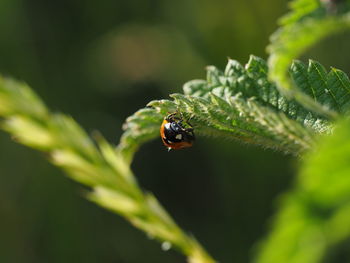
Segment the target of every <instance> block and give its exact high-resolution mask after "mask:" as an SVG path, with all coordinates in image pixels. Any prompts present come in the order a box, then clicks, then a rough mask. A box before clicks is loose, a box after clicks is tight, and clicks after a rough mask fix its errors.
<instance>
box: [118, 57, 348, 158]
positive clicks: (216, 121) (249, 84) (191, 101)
mask: <svg viewBox="0 0 350 263" xmlns="http://www.w3.org/2000/svg"><path fill="white" fill-rule="evenodd" d="M289 73H290V77H291V79H292V80H293V81H294V83H295V85H296V86H297V87H298V88H299V89H300V90H302V91H303V92H304V93H305V94H308V95H310V96H311V97H312V98H313V100H315V101H318V102H320V103H322V104H323V105H324V106H325V107H327V108H329V109H332V110H334V111H336V112H338V113H345V112H347V111H348V109H349V107H350V104H349V96H350V95H349V90H350V81H349V78H348V77H347V75H346V74H345V73H344V72H342V71H341V70H338V69H334V68H332V69H331V70H330V71H329V72H327V71H326V70H325V68H324V67H323V66H322V65H321V64H319V63H318V62H316V61H312V60H310V61H309V64H308V65H307V66H306V65H305V64H303V63H302V62H300V61H294V62H293V64H292V65H291V67H290V70H289ZM183 90H184V94H173V95H171V97H172V98H173V101H170V100H157V101H152V102H150V103H149V104H148V108H145V109H141V110H139V111H138V112H136V113H135V114H134V115H132V116H131V117H129V118H128V119H127V121H126V123H125V125H124V128H125V133H124V134H123V136H122V138H121V142H120V144H119V149H121V150H122V151H123V152H124V154H125V155H126V156H127V159H129V160H130V159H131V156H132V155H133V153H134V151H135V150H136V149H137V147H138V146H139V145H140V144H141V143H144V142H145V141H147V140H150V139H153V138H156V137H157V136H158V134H159V127H160V124H161V122H162V120H163V118H164V116H166V115H167V114H169V113H172V112H175V111H178V112H181V113H182V115H183V116H184V117H185V118H186V119H187V120H189V119H190V120H191V124H193V126H194V128H195V132H196V133H197V134H201V135H207V136H217V137H225V138H232V139H237V140H239V141H240V142H246V143H249V144H255V145H260V146H262V147H264V148H270V149H274V150H278V151H282V152H286V153H292V154H296V155H298V154H300V153H301V152H303V151H305V150H307V149H309V148H310V147H311V146H312V145H313V143H314V135H315V134H324V133H330V132H331V129H332V125H331V123H330V121H329V120H328V119H327V118H326V117H324V116H321V115H318V114H316V113H313V112H311V111H310V110H308V109H305V108H304V107H303V106H301V105H300V104H299V103H298V102H296V101H295V100H288V99H287V98H286V97H285V96H283V95H282V94H281V93H280V92H279V91H278V89H277V87H276V86H275V85H274V84H273V83H271V82H270V81H269V80H268V66H267V63H266V62H265V61H264V60H263V59H261V58H259V57H256V56H251V57H250V59H249V61H248V63H247V64H246V65H245V66H242V65H241V64H240V63H239V62H237V61H235V60H231V59H230V60H229V61H228V64H227V66H226V68H225V70H224V71H221V70H219V69H217V68H216V67H213V66H210V67H208V68H207V78H206V80H193V81H190V82H187V83H186V84H185V85H184V87H183Z"/></svg>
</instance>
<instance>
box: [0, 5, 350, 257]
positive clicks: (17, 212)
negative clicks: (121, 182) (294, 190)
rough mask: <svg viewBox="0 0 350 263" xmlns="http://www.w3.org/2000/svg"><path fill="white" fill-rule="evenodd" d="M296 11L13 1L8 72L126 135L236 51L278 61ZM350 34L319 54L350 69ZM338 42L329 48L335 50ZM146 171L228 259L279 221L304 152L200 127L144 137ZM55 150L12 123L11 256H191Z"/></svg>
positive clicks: (8, 169) (57, 104)
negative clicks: (184, 145)
mask: <svg viewBox="0 0 350 263" xmlns="http://www.w3.org/2000/svg"><path fill="white" fill-rule="evenodd" d="M286 10H287V1H277V0H260V1H259V0H250V1H247V0H231V1H228V0H217V1H214V0H201V1H199V0H178V1H161V0H129V1H107V0H100V1H81V0H62V1H45V0H1V1H0V72H1V73H2V74H4V75H8V76H12V77H15V78H18V79H21V80H24V81H26V82H27V83H28V84H29V85H30V86H31V87H32V88H33V89H34V90H35V91H36V92H37V93H38V94H39V95H40V96H41V97H42V98H43V99H44V101H45V102H46V103H47V105H48V106H49V107H50V108H51V109H52V110H54V111H61V112H64V113H67V114H70V115H72V116H73V117H74V119H76V120H77V121H78V122H79V123H80V124H81V125H83V127H84V128H86V130H87V131H88V132H89V133H91V132H92V131H94V130H99V131H100V132H102V134H103V135H104V136H106V137H107V138H108V140H109V141H111V142H113V143H115V144H117V143H118V140H119V137H120V135H121V133H122V130H121V126H122V123H123V121H124V120H125V118H126V117H127V116H129V115H131V114H132V113H134V112H135V111H136V110H138V109H139V108H142V107H144V106H145V105H146V104H147V103H148V102H149V101H150V100H153V99H161V98H168V94H170V93H174V92H181V90H182V84H183V83H185V82H186V81H188V80H191V79H196V78H205V66H206V65H210V64H214V65H217V66H218V67H221V68H223V67H224V66H225V64H226V61H227V57H230V58H233V59H237V60H239V61H241V62H242V63H246V62H247V60H248V56H249V55H250V54H255V55H257V56H261V57H263V58H266V57H267V55H266V53H265V47H266V45H267V44H268V37H269V35H270V34H271V33H272V32H273V31H274V30H275V29H276V28H277V25H276V20H277V18H278V17H280V16H281V15H282V14H284V13H285V12H286ZM349 44H350V41H349V37H347V36H346V35H345V34H344V35H341V36H337V37H335V38H334V39H331V40H327V41H325V42H323V43H322V44H320V45H318V46H317V47H315V48H314V49H313V50H312V51H310V52H309V53H308V54H307V55H305V57H306V58H308V57H311V58H313V59H316V60H318V61H320V62H321V63H323V64H324V65H326V66H330V65H333V66H335V67H339V68H341V69H343V70H344V71H345V72H347V73H349V71H350V70H349V68H350V63H349V62H348V60H349V57H346V56H344V53H342V52H329V51H331V50H332V49H333V50H337V51H341V50H343V51H346V50H347V48H348V46H349ZM325 51H327V52H325ZM132 166H133V170H134V172H135V174H136V175H137V177H138V180H139V181H140V183H141V185H142V186H143V187H144V189H147V190H149V191H152V192H153V193H154V194H155V195H156V196H157V197H158V198H159V199H160V201H161V203H162V204H163V205H164V206H165V207H166V208H167V209H168V211H169V212H170V213H171V214H172V215H173V216H174V218H175V219H176V221H177V222H178V223H179V224H180V225H181V226H182V227H183V228H184V229H185V230H187V231H190V232H191V233H192V234H193V235H195V237H197V238H198V239H199V240H200V242H201V243H202V244H203V245H204V246H205V247H206V248H207V250H208V251H209V252H210V253H211V254H212V255H213V256H214V257H215V258H216V259H218V260H219V261H220V262H248V260H249V258H251V256H252V254H253V252H254V244H256V242H257V241H258V240H259V239H261V238H262V237H263V236H264V235H265V234H266V233H267V232H268V229H269V227H268V226H269V222H270V220H269V219H270V218H271V216H272V215H273V213H274V211H275V210H276V207H277V205H276V204H277V202H276V200H277V199H276V198H278V196H280V194H281V193H283V192H284V191H285V190H287V189H289V188H290V187H291V186H292V185H293V177H294V175H295V173H296V170H297V169H296V168H297V160H295V159H294V158H292V157H290V156H284V155H283V154H280V153H274V152H272V151H267V150H263V149H259V148H256V147H252V146H246V145H242V144H240V143H237V142H231V141H223V140H222V139H212V138H201V137H200V138H198V140H197V142H196V145H195V146H194V147H193V148H191V149H187V150H183V151H172V152H169V153H168V152H167V150H166V148H165V147H164V146H163V145H162V143H161V140H160V139H159V140H156V141H153V142H151V143H148V144H146V145H144V146H143V147H142V148H141V149H140V151H139V152H138V153H137V154H136V158H135V160H134V162H133V165H132ZM84 192H85V189H84V188H83V187H82V186H81V185H78V184H76V183H74V182H72V181H70V180H69V179H67V178H66V177H64V176H62V172H61V171H59V170H58V169H56V168H55V167H53V166H51V165H50V164H49V163H48V162H47V161H46V160H45V156H44V155H42V154H40V153H37V152H35V151H33V150H30V149H27V148H25V147H23V146H20V145H17V144H15V143H14V142H12V141H11V139H10V138H9V136H8V135H7V134H5V133H3V132H0V262H4V263H12V262H13V263H22V262H23V263H24V262H26V263H28V262H36V263H37V262H52V263H55V262H57V263H58V262H66V263H69V262H75V263H76V262H84V263H95V262H107V263H109V262H110V263H129V262H130V263H134V262H135V263H136V262H155V263H156V262H168V263H172V262H185V259H184V257H182V256H181V255H179V254H178V253H176V252H173V251H162V250H161V248H160V244H158V243H157V242H154V241H151V240H149V238H148V237H147V236H145V234H143V233H142V232H140V231H138V230H136V229H134V228H132V227H131V226H130V225H129V224H128V223H127V222H126V221H124V220H123V219H122V218H120V217H118V216H116V215H113V214H111V213H110V212H108V211H105V210H103V209H102V208H100V207H97V206H96V205H95V204H93V203H90V202H89V201H87V200H86V199H85V198H84Z"/></svg>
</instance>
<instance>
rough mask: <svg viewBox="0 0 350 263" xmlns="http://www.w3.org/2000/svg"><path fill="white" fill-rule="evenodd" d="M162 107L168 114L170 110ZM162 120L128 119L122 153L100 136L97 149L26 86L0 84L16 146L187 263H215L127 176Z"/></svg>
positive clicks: (0, 105) (1, 107)
mask: <svg viewBox="0 0 350 263" xmlns="http://www.w3.org/2000/svg"><path fill="white" fill-rule="evenodd" d="M164 103H165V104H166V105H168V108H171V105H174V103H172V102H166V101H164ZM162 116H163V115H162V114H160V113H159V112H157V111H155V110H154V109H143V110H140V111H139V112H138V113H137V114H135V115H134V116H133V117H130V118H129V119H128V123H127V132H126V133H125V134H124V135H123V137H122V139H121V144H120V148H119V150H115V148H114V147H113V146H112V145H110V144H109V143H108V142H107V141H106V140H104V139H103V137H102V136H101V135H96V136H95V137H96V141H97V145H96V143H95V142H93V141H92V140H91V138H90V137H89V136H88V135H87V134H86V132H85V131H84V130H83V129H82V128H81V127H80V126H79V125H78V124H77V123H76V122H75V121H74V120H73V118H71V117H69V116H66V115H63V114H52V113H50V112H49V110H48V109H47V108H46V107H45V105H44V104H43V103H42V102H41V100H40V99H39V98H38V97H37V96H36V95H35V94H34V92H32V90H31V89H30V88H29V87H28V86H27V85H25V84H23V83H19V82H16V81H14V80H10V79H6V78H0V117H1V118H2V119H0V121H1V128H2V129H4V130H5V131H7V132H9V133H10V134H11V135H12V137H13V138H14V139H15V140H16V141H17V142H19V143H22V144H25V145H27V146H29V147H32V148H35V149H38V150H41V151H43V152H45V153H46V154H47V156H49V160H50V161H51V162H52V163H53V164H54V165H56V166H58V167H60V168H62V169H63V170H64V171H65V172H66V173H67V175H68V176H69V177H70V178H72V179H73V180H75V181H77V182H80V183H82V184H84V185H87V186H89V187H91V189H92V191H91V192H90V193H89V195H88V196H89V198H90V200H92V201H94V202H95V203H97V204H98V205H100V206H102V207H105V208H106V209H109V210H111V211H112V212H115V213H117V214H120V215H121V216H123V217H124V218H126V219H127V220H128V221H130V222H131V223H132V224H133V225H134V226H135V227H137V228H139V229H141V230H143V231H144V232H145V233H147V234H148V235H149V236H152V237H154V238H156V239H157V240H159V241H161V242H167V244H168V246H169V245H170V246H172V247H174V248H176V249H178V250H179V251H181V252H182V253H183V254H184V255H186V256H187V258H188V261H189V262H193V263H214V262H215V261H214V260H213V259H212V258H211V257H210V256H209V255H208V253H207V252H206V251H205V250H204V249H203V248H202V247H201V246H200V244H199V243H198V242H197V241H196V240H195V239H194V238H193V237H192V236H190V235H187V234H186V233H184V232H183V231H182V230H181V228H180V227H179V226H177V224H176V223H175V222H174V221H173V220H172V219H171V217H170V216H169V215H168V214H167V212H166V211H165V209H164V208H163V207H162V206H161V205H160V204H159V202H158V201H157V199H156V198H155V197H154V196H153V195H151V194H150V193H144V192H143V191H142V190H141V188H140V187H139V186H138V184H137V181H136V179H135V177H134V175H133V173H132V171H131V170H130V163H129V162H130V159H128V158H127V156H128V155H129V156H131V155H132V153H133V151H135V149H136V148H137V145H138V144H140V143H141V142H144V141H145V140H148V139H150V138H153V137H154V133H153V131H154V129H155V127H157V129H159V122H161V121H162ZM97 146H98V147H97Z"/></svg>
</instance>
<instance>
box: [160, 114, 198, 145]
mask: <svg viewBox="0 0 350 263" xmlns="http://www.w3.org/2000/svg"><path fill="white" fill-rule="evenodd" d="M160 136H161V138H162V141H163V143H164V145H165V146H166V147H168V151H170V150H171V149H174V150H178V149H183V148H188V147H191V146H192V145H193V142H194V140H195V136H194V132H193V127H192V125H191V124H190V123H189V122H185V121H184V120H183V118H182V117H179V116H178V114H177V113H176V112H175V113H172V114H169V115H168V116H166V117H165V118H164V120H163V123H162V125H161V126H160Z"/></svg>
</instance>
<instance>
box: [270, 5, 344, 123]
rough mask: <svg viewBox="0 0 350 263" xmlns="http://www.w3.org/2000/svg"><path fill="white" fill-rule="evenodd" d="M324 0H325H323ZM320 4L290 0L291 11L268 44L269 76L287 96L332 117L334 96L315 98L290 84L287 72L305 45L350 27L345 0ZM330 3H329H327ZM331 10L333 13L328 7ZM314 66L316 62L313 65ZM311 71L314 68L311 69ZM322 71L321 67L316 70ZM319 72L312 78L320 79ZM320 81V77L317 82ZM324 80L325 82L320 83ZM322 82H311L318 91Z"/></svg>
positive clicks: (318, 91)
mask: <svg viewBox="0 0 350 263" xmlns="http://www.w3.org/2000/svg"><path fill="white" fill-rule="evenodd" d="M324 2H326V1H324ZM329 2H330V4H320V3H319V1H316V0H296V1H293V2H292V12H291V13H289V14H288V15H287V16H286V17H285V18H284V19H282V20H281V25H282V27H280V28H279V29H278V30H277V31H276V32H275V33H274V34H273V35H272V36H271V41H270V42H271V43H270V45H269V46H268V52H269V53H270V56H269V59H268V64H269V68H270V71H269V78H270V79H271V81H273V82H275V83H276V85H277V87H278V88H279V89H280V90H281V91H282V92H283V93H284V94H285V95H286V96H288V97H289V98H295V99H296V100H297V101H298V102H300V103H301V104H302V105H303V106H304V107H306V108H307V109H310V110H312V111H314V112H316V113H319V114H322V115H324V116H327V117H330V118H335V117H337V115H338V113H339V110H340V109H339V108H338V105H337V103H338V102H337V100H338V99H339V98H338V97H336V96H335V97H334V99H333V102H332V103H330V100H329V98H330V97H331V96H332V93H330V94H329V96H324V98H325V100H323V99H322V97H320V98H318V99H317V100H315V99H314V98H312V97H310V95H307V94H305V93H303V92H302V90H300V88H299V87H298V86H297V85H294V84H295V83H293V82H292V81H291V78H290V77H289V75H288V69H289V67H290V65H291V64H292V61H293V59H295V58H297V57H299V56H300V55H301V54H302V53H303V52H304V51H305V50H306V49H307V48H309V47H311V46H312V45H314V44H315V43H317V42H319V41H320V40H321V39H323V38H325V37H327V36H330V35H331V34H335V33H339V32H341V31H344V30H345V29H349V28H350V12H349V10H350V3H349V1H347V2H345V1H344V3H342V4H339V5H338V6H335V4H334V3H331V1H329ZM330 5H332V6H330ZM331 9H332V10H335V11H336V12H335V11H334V13H333V11H332V10H331ZM314 70H317V66H316V67H315V68H314ZM314 73H315V74H316V73H317V72H314ZM318 73H319V74H322V73H324V72H322V70H321V71H320V72H318ZM320 78H322V75H318V76H317V78H316V80H317V81H321V79H320ZM320 84H322V81H321V82H320ZM323 84H325V83H323ZM323 88H324V85H321V86H314V89H315V92H316V93H322V92H324V90H322V89H323Z"/></svg>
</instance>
